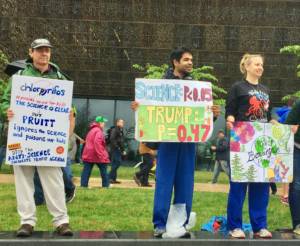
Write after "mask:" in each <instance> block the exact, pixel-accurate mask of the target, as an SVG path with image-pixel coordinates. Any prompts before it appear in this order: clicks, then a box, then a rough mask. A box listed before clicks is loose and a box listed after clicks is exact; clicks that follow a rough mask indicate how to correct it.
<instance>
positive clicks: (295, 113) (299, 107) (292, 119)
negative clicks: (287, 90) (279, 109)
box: [285, 100, 300, 144]
mask: <svg viewBox="0 0 300 246" xmlns="http://www.w3.org/2000/svg"><path fill="white" fill-rule="evenodd" d="M285 124H289V125H300V100H297V101H296V102H295V104H294V106H293V108H292V110H291V111H290V113H289V114H288V116H287V119H286V121H285ZM294 141H295V142H296V143H298V144H300V127H299V128H298V131H297V132H296V134H295V137H294Z"/></svg>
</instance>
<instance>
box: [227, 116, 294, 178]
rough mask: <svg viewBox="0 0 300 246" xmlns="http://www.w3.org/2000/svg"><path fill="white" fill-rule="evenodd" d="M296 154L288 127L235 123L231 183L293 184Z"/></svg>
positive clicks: (231, 158)
mask: <svg viewBox="0 0 300 246" xmlns="http://www.w3.org/2000/svg"><path fill="white" fill-rule="evenodd" d="M293 152H294V134H293V133H292V132H291V128H290V126H289V125H282V124H270V123H257V122H236V123H235V124H234V128H233V129H232V130H231V137H230V168H231V181H234V182H282V183H287V182H292V180H293Z"/></svg>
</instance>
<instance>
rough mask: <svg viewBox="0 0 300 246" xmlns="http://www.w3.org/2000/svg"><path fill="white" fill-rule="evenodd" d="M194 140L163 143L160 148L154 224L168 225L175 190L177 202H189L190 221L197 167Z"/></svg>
mask: <svg viewBox="0 0 300 246" xmlns="http://www.w3.org/2000/svg"><path fill="white" fill-rule="evenodd" d="M195 152H196V147H195V144H194V143H161V144H160V145H159V148H158V156H157V166H156V186H155V194H154V209H153V224H154V227H155V228H162V229H163V228H165V227H166V223H167V219H168V215H169V210H170V205H171V198H172V193H173V189H174V200H173V203H174V204H178V203H181V204H185V205H186V213H187V221H188V220H189V217H190V212H191V209H192V200H193V191H194V170H195Z"/></svg>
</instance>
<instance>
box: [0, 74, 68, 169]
mask: <svg viewBox="0 0 300 246" xmlns="http://www.w3.org/2000/svg"><path fill="white" fill-rule="evenodd" d="M72 92H73V82H72V81H67V80H56V79H47V78H41V77H29V76H20V75H14V76H13V77H12V90H11V104H10V108H11V109H12V111H13V112H14V117H13V118H12V119H11V120H10V122H9V128H8V141H7V152H6V153H7V154H6V163H7V164H10V165H24V166H25V165H28V166H65V165H66V158H67V152H68V139H69V127H70V120H69V117H70V110H71V102H72Z"/></svg>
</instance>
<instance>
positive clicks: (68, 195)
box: [66, 187, 76, 203]
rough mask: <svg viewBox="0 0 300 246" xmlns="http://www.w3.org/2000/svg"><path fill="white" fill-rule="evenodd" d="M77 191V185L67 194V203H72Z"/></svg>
mask: <svg viewBox="0 0 300 246" xmlns="http://www.w3.org/2000/svg"><path fill="white" fill-rule="evenodd" d="M75 191H76V187H74V190H72V191H71V192H70V193H69V194H66V203H71V202H72V201H73V200H74V198H75Z"/></svg>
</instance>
